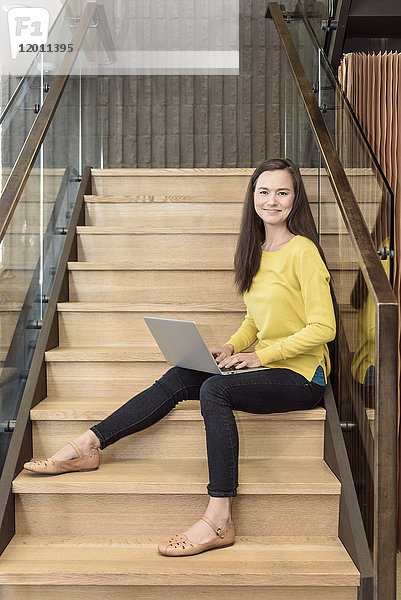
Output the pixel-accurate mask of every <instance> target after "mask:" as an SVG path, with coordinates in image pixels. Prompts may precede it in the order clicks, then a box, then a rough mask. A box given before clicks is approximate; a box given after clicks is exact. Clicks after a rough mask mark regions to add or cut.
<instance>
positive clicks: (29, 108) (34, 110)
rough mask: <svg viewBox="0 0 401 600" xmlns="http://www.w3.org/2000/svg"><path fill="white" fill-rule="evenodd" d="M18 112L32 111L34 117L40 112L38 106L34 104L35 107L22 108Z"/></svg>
mask: <svg viewBox="0 0 401 600" xmlns="http://www.w3.org/2000/svg"><path fill="white" fill-rule="evenodd" d="M19 110H33V112H34V113H35V115H37V114H38V113H39V111H40V104H35V106H27V107H26V108H24V107H22V108H20V109H19Z"/></svg>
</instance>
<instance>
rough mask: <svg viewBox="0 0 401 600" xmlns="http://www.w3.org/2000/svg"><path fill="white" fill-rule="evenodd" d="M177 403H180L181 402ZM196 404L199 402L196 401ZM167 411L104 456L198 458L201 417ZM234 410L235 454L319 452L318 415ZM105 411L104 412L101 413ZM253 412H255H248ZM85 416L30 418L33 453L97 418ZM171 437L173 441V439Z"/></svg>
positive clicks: (47, 451) (202, 452)
mask: <svg viewBox="0 0 401 600" xmlns="http://www.w3.org/2000/svg"><path fill="white" fill-rule="evenodd" d="M181 405H185V402H184V403H182V404H181ZM199 410H200V406H199ZM170 415H172V413H169V414H168V415H167V416H166V417H164V418H163V419H162V420H161V421H159V422H157V423H155V424H154V425H152V427H149V428H147V429H144V430H142V431H138V432H136V433H135V434H132V435H129V436H126V437H125V438H122V439H120V440H118V442H116V443H114V444H112V445H111V446H108V447H107V448H105V449H104V450H102V451H101V454H100V458H101V460H102V459H106V458H107V460H120V459H134V458H156V459H159V458H160V457H161V456H163V457H164V458H173V457H177V458H198V457H200V456H205V457H206V456H207V451H206V438H205V427H204V422H203V420H199V421H180V420H177V419H171V418H170ZM235 415H236V422H237V429H238V435H239V456H240V458H268V457H284V458H289V457H297V458H299V457H301V456H304V457H309V458H313V457H316V458H323V432H324V422H323V421H309V422H308V421H299V422H297V421H295V422H293V421H292V422H285V421H274V422H266V420H265V418H264V417H263V416H262V415H257V416H258V417H261V418H260V419H259V420H252V421H248V420H247V415H245V414H244V413H241V415H239V414H238V413H236V414H235ZM105 416H107V415H105ZM253 416H254V415H253ZM100 420H101V419H99V420H88V421H34V422H33V423H32V432H33V440H34V444H33V455H34V456H36V457H48V456H51V455H52V454H54V452H55V451H56V449H58V448H61V446H63V445H64V444H65V443H66V441H68V440H71V439H74V438H76V437H78V436H79V435H81V434H82V433H83V432H84V431H86V430H87V429H89V428H90V427H92V425H96V424H97V423H99V421H100ZM173 440H175V441H173Z"/></svg>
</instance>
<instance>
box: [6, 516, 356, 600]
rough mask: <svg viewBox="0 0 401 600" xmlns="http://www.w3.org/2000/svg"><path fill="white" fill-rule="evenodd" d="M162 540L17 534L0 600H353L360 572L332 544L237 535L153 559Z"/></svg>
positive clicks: (308, 539)
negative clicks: (193, 552)
mask: <svg viewBox="0 0 401 600" xmlns="http://www.w3.org/2000/svg"><path fill="white" fill-rule="evenodd" d="M184 527H186V525H185V526H184ZM182 528H183V525H182V521H181V529H182ZM173 529H174V528H173ZM162 539H163V538H161V537H160V534H159V535H150V534H148V535H146V536H138V535H137V534H128V535H124V536H121V535H120V536H119V535H118V534H113V535H112V536H101V535H93V534H92V535H91V534H87V535H79V536H65V535H64V536H49V535H40V536H26V535H16V536H15V537H14V538H13V540H12V542H11V543H10V545H9V546H8V547H7V548H6V550H5V552H4V554H3V556H2V558H1V559H0V584H1V586H2V590H3V594H4V595H3V596H2V598H4V600H16V598H18V600H25V599H28V598H29V599H30V600H43V599H44V600H50V599H51V600H66V599H67V598H68V599H70V598H78V597H79V598H83V597H85V598H87V599H88V600H99V599H100V600H106V599H108V598H113V600H123V599H124V600H127V599H128V598H137V597H138V598H146V599H147V600H159V599H160V598H166V599H168V600H173V599H175V598H177V597H186V598H191V600H192V599H194V600H201V599H203V598H214V597H215V596H216V595H218V596H219V598H221V599H222V600H231V599H232V598H233V599H234V600H235V599H241V600H262V599H263V600H264V599H265V598H272V599H273V598H274V600H304V599H305V598H308V599H309V600H356V598H357V589H356V588H357V586H358V585H359V579H360V578H359V573H358V571H357V570H356V568H355V566H354V565H353V563H352V561H351V559H350V558H349V555H348V554H347V552H346V551H345V549H344V547H343V546H342V544H341V542H340V541H339V540H338V539H335V538H334V537H323V536H322V537H317V536H313V537H295V536H292V537H284V536H280V537H275V536H271V535H269V536H262V535H258V536H254V537H251V536H241V535H237V536H236V541H235V544H234V545H233V546H231V547H228V548H221V549H219V550H216V551H210V552H205V553H202V554H200V555H197V556H196V558H194V557H192V558H186V557H185V558H175V559H169V557H165V556H162V555H160V554H159V553H158V552H157V545H158V543H159V542H160V541H161V540H162ZM100 581H101V582H102V584H101V585H99V582H100ZM189 582H191V583H190V585H189ZM18 593H20V594H21V595H20V596H17V594H18Z"/></svg>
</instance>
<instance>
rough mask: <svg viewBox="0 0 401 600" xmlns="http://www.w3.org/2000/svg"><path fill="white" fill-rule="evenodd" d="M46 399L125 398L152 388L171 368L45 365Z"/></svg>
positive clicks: (162, 364)
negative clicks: (52, 397) (47, 397)
mask: <svg viewBox="0 0 401 600" xmlns="http://www.w3.org/2000/svg"><path fill="white" fill-rule="evenodd" d="M46 366H47V395H48V396H56V397H58V398H62V397H64V398H65V397H66V396H71V397H74V398H87V397H96V398H109V397H110V394H112V395H113V396H118V397H120V396H121V397H122V398H124V397H126V398H127V400H128V399H129V398H131V397H132V396H133V395H134V394H137V393H139V392H140V391H141V390H143V389H145V388H148V387H149V386H151V385H152V384H153V383H154V382H155V380H156V379H158V378H160V377H161V376H162V375H163V373H165V372H166V371H167V370H168V369H169V368H170V367H169V366H168V365H167V363H166V362H155V363H146V362H143V363H140V364H139V363H129V362H120V363H109V362H97V363H90V362H80V363H78V362H77V363H73V362H71V363H61V362H60V363H56V362H48V363H47V365H46Z"/></svg>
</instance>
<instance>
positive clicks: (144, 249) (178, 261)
mask: <svg viewBox="0 0 401 600" xmlns="http://www.w3.org/2000/svg"><path fill="white" fill-rule="evenodd" d="M96 229H97V231H96V232H95V231H94V228H91V227H86V228H85V230H86V231H85V233H84V232H83V230H82V229H81V230H80V232H79V233H77V247H78V260H79V261H91V262H103V261H108V262H112V261H115V262H125V263H128V262H129V261H130V259H131V261H132V260H135V261H136V262H137V263H139V264H141V265H142V266H143V267H145V266H146V267H147V268H151V267H153V268H156V269H157V268H159V265H161V264H164V265H165V266H167V265H169V266H170V268H176V266H177V265H181V266H187V268H188V264H191V265H193V266H194V267H195V268H201V267H202V266H203V267H204V268H208V269H213V268H216V267H217V268H219V267H220V268H221V267H224V268H232V267H233V259H234V253H235V247H236V242H237V237H238V236H237V235H236V234H229V233H214V234H207V233H204V234H202V233H126V232H124V231H121V232H120V233H117V232H116V231H114V232H113V233H111V232H110V231H106V230H102V229H101V228H96ZM323 246H324V248H325V255H326V258H327V260H328V261H330V260H331V259H332V258H335V259H336V260H338V259H339V257H340V260H341V256H343V255H344V256H347V257H350V256H353V250H352V248H351V242H350V240H349V238H348V236H347V235H345V234H344V235H341V236H340V235H334V234H326V235H325V237H324V243H323Z"/></svg>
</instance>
